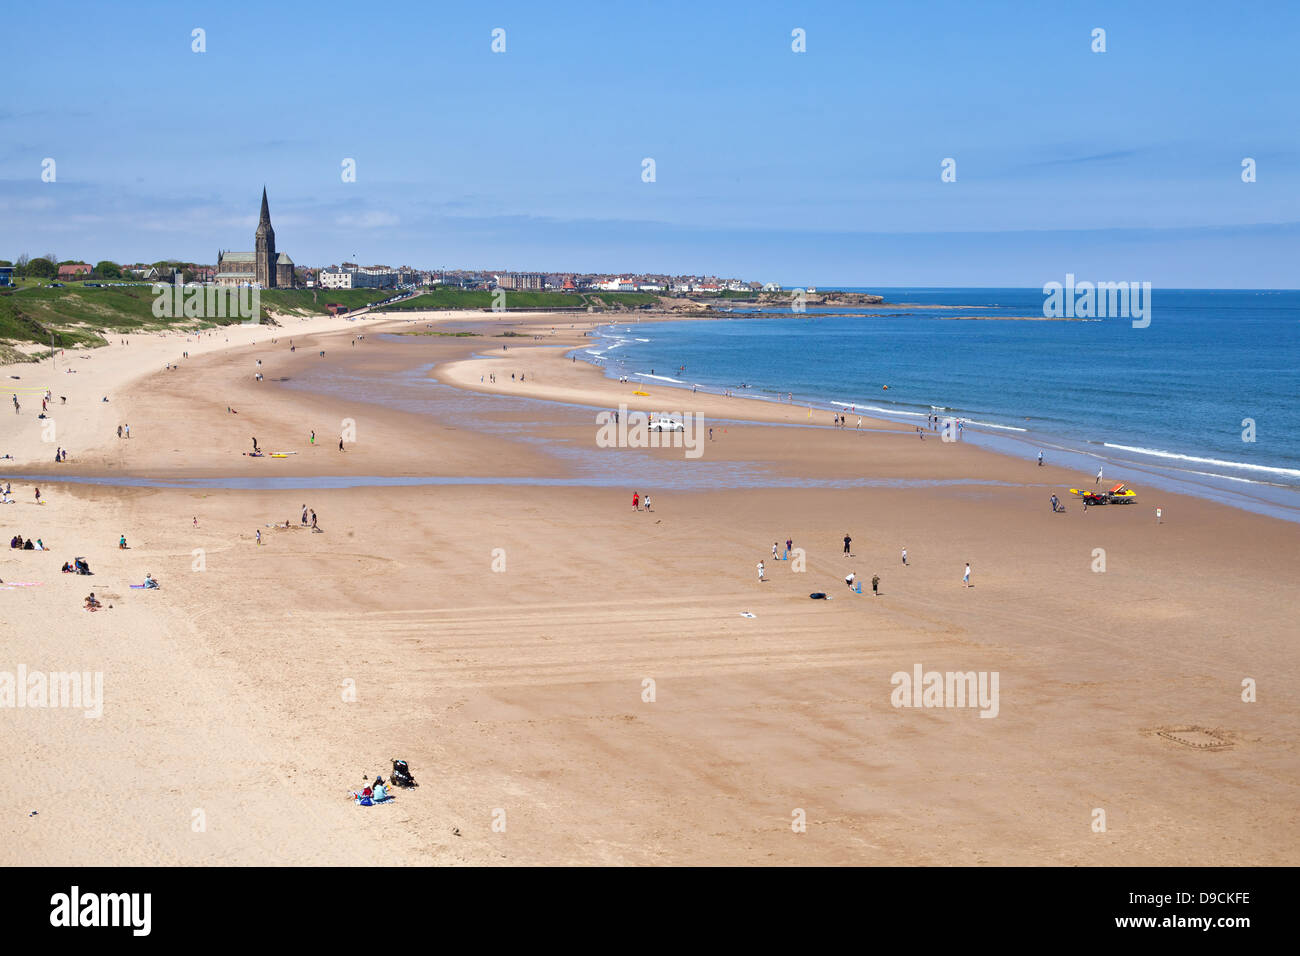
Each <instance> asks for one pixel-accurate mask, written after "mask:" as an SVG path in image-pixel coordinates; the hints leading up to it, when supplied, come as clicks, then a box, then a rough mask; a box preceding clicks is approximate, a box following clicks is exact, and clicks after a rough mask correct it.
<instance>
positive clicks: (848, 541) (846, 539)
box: [844, 534, 853, 557]
mask: <svg viewBox="0 0 1300 956" xmlns="http://www.w3.org/2000/svg"><path fill="white" fill-rule="evenodd" d="M852 543H853V539H852V538H850V537H849V536H848V535H847V534H846V535H845V536H844V553H845V554H847V555H849V557H852V556H853V555H852V554H851V553H850V552H849V545H850V544H852Z"/></svg>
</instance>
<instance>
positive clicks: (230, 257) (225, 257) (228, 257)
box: [221, 252, 257, 262]
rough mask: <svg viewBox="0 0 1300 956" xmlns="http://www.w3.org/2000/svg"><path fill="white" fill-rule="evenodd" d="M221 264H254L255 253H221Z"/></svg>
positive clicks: (255, 259)
mask: <svg viewBox="0 0 1300 956" xmlns="http://www.w3.org/2000/svg"><path fill="white" fill-rule="evenodd" d="M221 261H222V262H256V261H257V253H256V252H223V253H222V254H221Z"/></svg>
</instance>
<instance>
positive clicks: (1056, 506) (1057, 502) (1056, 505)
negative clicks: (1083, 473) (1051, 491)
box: [1052, 495, 1061, 514]
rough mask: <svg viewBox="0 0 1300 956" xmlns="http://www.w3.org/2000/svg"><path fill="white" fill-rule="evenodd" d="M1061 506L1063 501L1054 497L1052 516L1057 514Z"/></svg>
mask: <svg viewBox="0 0 1300 956" xmlns="http://www.w3.org/2000/svg"><path fill="white" fill-rule="evenodd" d="M1060 506H1061V499H1059V498H1057V497H1056V495H1052V514H1056V512H1057V511H1058V510H1059V509H1060Z"/></svg>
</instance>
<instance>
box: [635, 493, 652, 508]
mask: <svg viewBox="0 0 1300 956" xmlns="http://www.w3.org/2000/svg"><path fill="white" fill-rule="evenodd" d="M642 505H644V506H645V510H646V511H651V510H653V509H652V508H651V507H650V496H649V495H645V496H642V494H641V493H640V492H639V491H634V492H632V510H633V511H640V510H641V507H642Z"/></svg>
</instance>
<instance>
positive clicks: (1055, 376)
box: [577, 287, 1300, 517]
mask: <svg viewBox="0 0 1300 956" xmlns="http://www.w3.org/2000/svg"><path fill="white" fill-rule="evenodd" d="M827 288H830V287H827ZM855 291H863V292H875V293H878V294H880V295H883V296H884V297H885V302H886V304H885V305H883V306H877V307H869V308H854V309H851V310H850V309H843V308H833V309H818V308H812V307H810V308H809V309H808V311H807V312H806V313H803V314H798V315H796V314H792V313H791V312H790V311H789V310H780V311H776V310H772V311H768V312H759V311H757V310H756V309H755V308H754V307H753V306H747V305H744V304H736V305H734V306H733V307H731V310H730V311H728V312H727V313H726V314H725V317H724V318H723V319H722V320H721V321H716V322H700V321H684V322H662V323H661V322H647V323H637V322H629V323H619V324H617V325H610V326H607V327H606V328H604V329H602V330H601V331H600V333H599V335H598V336H597V338H596V339H595V340H594V341H593V342H592V343H591V344H589V345H588V346H586V347H584V348H583V349H581V350H579V352H578V353H577V354H578V355H579V357H580V358H582V359H585V360H588V361H592V362H595V363H597V364H599V365H602V366H603V367H604V368H605V369H606V371H607V374H609V375H610V376H612V377H613V376H621V375H629V376H630V377H631V378H632V379H633V380H634V381H635V380H644V381H648V382H658V383H660V384H674V385H680V386H682V387H691V386H696V385H698V386H700V387H701V388H702V389H707V390H709V391H721V390H723V389H733V390H737V393H738V394H746V395H748V396H751V397H760V398H769V399H772V400H778V398H777V397H778V394H780V395H782V396H784V395H786V394H788V393H793V396H794V401H795V402H796V403H798V404H806V405H812V406H814V407H818V408H823V409H826V410H828V411H829V410H841V409H844V410H848V409H847V407H852V408H853V409H854V411H855V412H857V413H860V414H863V415H869V416H875V417H885V418H891V419H895V420H899V421H906V422H910V423H916V424H921V425H924V423H925V421H926V416H927V415H928V414H929V413H930V410H931V408H932V407H938V408H942V409H944V413H943V414H945V415H952V416H954V417H957V418H959V419H961V420H962V421H963V422H964V423H965V426H964V431H963V434H964V440H972V441H975V442H977V443H981V444H985V445H987V446H989V447H992V448H995V449H996V450H999V451H1003V452H1006V453H1008V454H1017V455H1024V456H1029V457H1033V456H1035V455H1036V454H1037V452H1038V450H1039V449H1040V448H1042V449H1044V451H1045V453H1046V455H1047V457H1048V460H1049V462H1051V463H1058V464H1071V465H1075V464H1077V465H1078V467H1080V469H1081V470H1083V473H1084V474H1087V475H1089V476H1091V475H1092V474H1095V471H1096V467H1097V463H1098V462H1101V463H1106V462H1109V463H1111V465H1112V467H1109V468H1107V471H1106V474H1107V477H1110V476H1111V475H1114V476H1115V477H1116V479H1119V478H1125V477H1129V476H1130V475H1132V476H1133V478H1134V479H1135V480H1139V479H1154V480H1153V481H1152V482H1151V483H1154V484H1163V485H1164V486H1165V487H1171V488H1176V489H1177V490H1183V491H1189V490H1191V491H1200V490H1204V491H1205V492H1206V493H1207V494H1212V495H1214V496H1215V497H1218V498H1221V499H1224V500H1228V501H1230V502H1231V503H1234V504H1238V505H1242V506H1245V507H1252V508H1253V510H1264V511H1270V512H1276V511H1277V507H1274V506H1281V507H1282V508H1283V509H1286V510H1290V509H1296V508H1298V507H1300V495H1298V494H1297V492H1298V491H1300V291H1293V290H1292V291H1278V290H1204V289H1195V290H1193V289H1155V290H1154V291H1153V292H1152V295H1151V308H1150V313H1149V315H1150V324H1149V325H1148V326H1147V327H1145V328H1135V327H1134V325H1133V322H1132V321H1131V320H1130V319H1129V318H1103V319H1091V320H1088V321H1069V322H1062V321H1016V320H1013V319H1011V318H1010V317H1012V316H1042V314H1043V304H1044V294H1043V292H1042V290H1041V289H991V288H971V289H902V288H875V289H858V290H855ZM913 305H915V306H946V307H949V308H944V309H930V308H912V307H910V306H913ZM846 312H852V314H844V313H846ZM832 313H833V314H832ZM962 316H983V317H986V318H982V319H980V320H979V321H959V320H958V319H959V318H960V317H962ZM999 316H1005V317H1007V318H1001V319H1000V318H998V317H999ZM884 386H888V389H885V388H884ZM846 406H847V407H846ZM1247 420H1249V421H1247ZM1252 422H1253V432H1252V429H1251V423H1252ZM1251 437H1253V439H1254V440H1253V441H1250V440H1246V439H1249V438H1251ZM1084 469H1086V470H1084ZM1252 503H1254V504H1260V503H1262V506H1259V507H1255V506H1254V505H1253V504H1252ZM1270 503H1271V505H1272V506H1269V505H1270ZM1291 516H1292V517H1294V515H1291Z"/></svg>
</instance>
